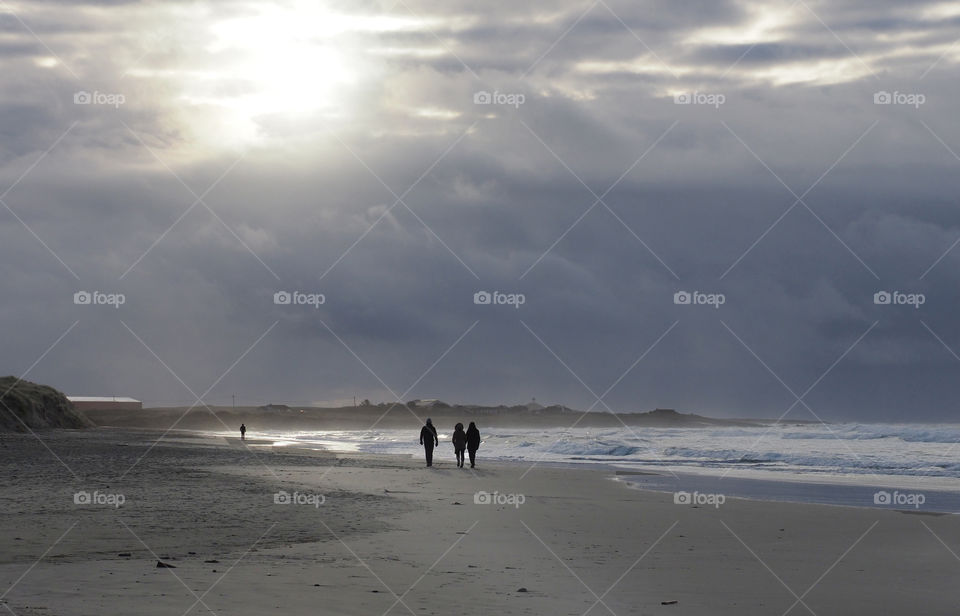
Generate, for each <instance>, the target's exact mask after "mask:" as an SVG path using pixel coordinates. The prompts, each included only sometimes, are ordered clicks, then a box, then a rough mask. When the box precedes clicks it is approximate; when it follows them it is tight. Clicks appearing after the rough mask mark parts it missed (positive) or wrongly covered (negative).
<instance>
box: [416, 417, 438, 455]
mask: <svg viewBox="0 0 960 616" xmlns="http://www.w3.org/2000/svg"><path fill="white" fill-rule="evenodd" d="M420 444H421V445H423V454H424V456H426V458H427V466H433V448H434V446H437V447H439V446H440V439H439V438H438V437H437V429H436V428H434V427H433V422H432V421H430V418H429V417H427V425H425V426H424V427H422V428H420Z"/></svg>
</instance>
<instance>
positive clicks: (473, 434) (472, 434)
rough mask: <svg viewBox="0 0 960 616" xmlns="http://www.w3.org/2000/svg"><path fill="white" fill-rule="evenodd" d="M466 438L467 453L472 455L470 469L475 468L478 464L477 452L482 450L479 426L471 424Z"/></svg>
mask: <svg viewBox="0 0 960 616" xmlns="http://www.w3.org/2000/svg"><path fill="white" fill-rule="evenodd" d="M466 436H467V452H469V453H470V468H473V465H474V464H476V462H477V450H478V449H480V430H478V429H477V424H475V423H473V422H472V421H471V422H470V426H469V427H468V428H467V434H466Z"/></svg>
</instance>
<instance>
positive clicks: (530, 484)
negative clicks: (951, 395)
mask: <svg viewBox="0 0 960 616" xmlns="http://www.w3.org/2000/svg"><path fill="white" fill-rule="evenodd" d="M158 435H159V433H157V432H147V431H142V432H131V431H118V430H103V429H101V430H95V431H86V432H50V433H45V434H43V435H41V436H42V437H43V439H44V443H40V442H39V441H37V440H36V439H34V438H33V437H31V436H29V435H26V436H22V435H17V436H10V435H5V436H3V438H2V440H0V470H2V473H0V486H2V491H0V516H2V522H3V523H2V525H0V592H2V593H3V595H2V597H3V598H2V600H0V603H2V605H3V606H5V607H6V608H7V609H4V610H3V611H8V612H12V613H13V614H16V615H20V616H32V615H39V614H43V615H48V616H53V615H59V614H63V615H68V614H91V615H93V614H96V615H102V614H148V615H150V614H164V615H170V614H173V615H174V616H178V615H181V614H183V615H186V614H201V613H207V614H209V613H215V614H258V615H261V614H273V613H277V614H279V613H284V614H318V613H322V614H375V615H382V614H386V613H390V614H404V613H406V614H411V613H412V614H573V615H581V614H587V613H589V614H738V615H742V614H775V615H780V614H784V613H791V614H803V613H807V614H810V613H813V614H818V615H826V614H918V613H923V614H956V613H957V612H958V611H960V588H958V585H957V584H956V583H955V580H956V579H957V578H958V575H960V561H958V559H957V557H955V556H954V554H953V553H952V552H960V519H958V518H957V516H953V515H915V514H906V513H901V512H897V511H891V510H876V509H864V508H849V507H830V506H822V505H798V504H788V503H767V502H758V501H746V500H738V499H727V501H726V502H725V503H724V504H723V505H722V506H721V507H719V508H715V507H691V506H684V505H676V504H674V502H673V495H672V494H666V493H658V492H646V491H641V490H636V489H633V488H630V487H627V486H626V485H624V484H623V483H621V482H618V481H614V480H612V476H613V474H612V473H611V472H610V471H609V470H605V469H597V468H558V467H545V466H538V467H537V468H535V469H534V470H533V471H531V472H530V473H528V474H527V475H526V476H523V474H524V472H525V471H526V470H527V467H526V466H521V465H511V464H496V463H490V462H489V461H487V460H483V459H482V458H481V460H480V465H479V467H478V469H476V470H475V471H471V470H470V469H463V470H461V469H457V468H456V467H455V466H454V463H453V455H452V450H450V449H451V448H450V447H449V446H448V445H446V444H444V445H442V446H441V448H440V450H438V454H439V458H440V460H439V464H438V466H435V467H434V468H432V469H427V468H424V467H423V466H422V462H421V461H420V460H416V459H410V458H407V457H401V456H361V455H352V454H351V455H333V454H330V453H324V452H310V451H299V450H290V449H280V448H278V449H274V448H272V447H270V446H269V444H267V443H257V442H256V441H252V440H248V441H247V442H246V443H241V442H240V441H239V440H233V439H229V440H224V439H215V438H202V437H195V436H188V435H183V434H180V435H177V436H176V437H169V436H168V438H166V439H164V440H163V441H161V442H160V443H159V444H156V439H157V436H158ZM47 447H49V450H48V449H47ZM57 457H59V458H60V459H61V460H62V463H61V462H60V461H58V460H57ZM138 460H139V462H138ZM74 474H75V475H76V477H75V476H74ZM280 490H283V491H285V492H287V493H289V494H291V495H292V494H293V493H294V492H296V493H298V496H299V497H300V498H301V499H302V500H304V501H313V502H315V500H319V497H320V496H323V497H324V499H325V500H324V502H323V503H322V504H319V505H318V506H314V504H313V502H311V503H304V504H295V503H291V504H276V503H275V502H274V500H275V494H276V493H277V492H278V491H280ZM78 491H87V492H90V493H91V494H93V492H94V491H96V492H97V494H98V495H99V496H100V497H101V498H102V499H106V500H109V499H110V495H114V494H122V495H123V497H124V499H125V502H124V503H123V505H122V506H120V507H119V508H117V507H114V506H112V505H109V504H104V505H96V504H90V505H77V504H75V503H74V494H75V493H76V492H78ZM478 491H485V492H488V493H493V492H497V493H498V495H499V496H501V497H504V495H522V496H523V503H522V504H520V505H519V506H516V505H513V504H504V505H496V504H476V503H475V502H474V498H475V494H476V493H477V492H478ZM314 497H316V498H314ZM517 500H519V498H518V499H517ZM951 551H952V552H951ZM127 554H129V555H127ZM158 559H160V560H162V561H164V562H167V563H169V564H172V565H175V567H176V568H173V569H166V568H157V567H156V563H157V560H158ZM212 560H216V561H219V562H205V561H212ZM521 588H524V589H526V591H525V592H522V591H520V589H521ZM671 601H675V602H676V603H675V604H667V605H664V604H663V603H664V602H671Z"/></svg>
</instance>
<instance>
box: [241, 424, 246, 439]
mask: <svg viewBox="0 0 960 616" xmlns="http://www.w3.org/2000/svg"><path fill="white" fill-rule="evenodd" d="M246 439H247V426H245V425H243V424H240V440H241V441H244V440H246Z"/></svg>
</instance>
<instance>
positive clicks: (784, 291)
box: [0, 0, 960, 421]
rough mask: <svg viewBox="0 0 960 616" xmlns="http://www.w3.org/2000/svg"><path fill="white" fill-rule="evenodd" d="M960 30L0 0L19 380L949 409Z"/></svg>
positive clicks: (885, 415)
mask: <svg viewBox="0 0 960 616" xmlns="http://www.w3.org/2000/svg"><path fill="white" fill-rule="evenodd" d="M958 32H960V5H957V4H956V3H951V2H922V1H916V2H909V3H906V2H889V1H886V0H872V1H869V2H868V1H866V0H864V1H861V2H844V3H836V2H826V1H813V0H797V1H796V2H790V1H789V0H784V1H764V2H750V1H732V0H689V1H684V2H676V1H667V0H662V1H659V0H652V1H651V0H648V1H640V2H628V1H620V0H599V1H597V2H591V1H587V2H569V1H567V2H551V1H541V2H536V3H517V2H513V1H509V2H508V1H486V2H472V3H466V2H449V1H446V0H437V1H429V0H423V1H421V0H399V1H396V2H394V1H390V0H385V1H383V2H372V1H371V2H363V1H351V2H323V1H321V0H316V1H305V2H275V3H268V2H252V1H246V2H227V1H217V2H209V3H204V2H193V1H191V2H177V1H171V0H165V1H163V2H149V3H126V2H123V1H120V0H116V1H109V2H108V1H104V2H89V3H66V2H64V3H61V2H56V1H42V2H41V1H35V2H30V1H22V0H16V1H11V0H0V74H2V75H3V86H2V87H0V281H2V296H3V299H2V304H0V331H2V332H3V352H2V360H0V361H2V364H0V372H2V373H9V374H13V375H16V376H20V375H23V374H26V377H27V378H28V379H29V380H33V381H39V382H43V383H47V384H50V385H53V386H55V387H57V388H59V389H62V390H64V391H65V392H67V393H68V394H73V395H129V396H134V397H137V398H140V399H143V400H144V401H145V403H147V404H150V405H156V404H162V403H176V404H181V405H189V404H191V403H194V402H195V401H196V400H197V398H198V397H203V398H204V400H206V401H209V402H211V403H229V402H230V401H231V396H232V395H234V394H235V395H236V396H237V400H238V403H243V404H249V403H257V404H259V403H266V402H276V403H281V402H286V403H290V404H306V403H310V402H331V401H344V400H352V398H353V396H355V395H356V396H357V397H358V398H359V399H362V398H370V399H371V400H373V401H388V402H389V401H394V400H396V398H397V397H401V398H402V399H404V400H409V399H412V398H441V399H444V400H447V401H449V402H472V403H490V404H499V403H519V402H525V401H528V400H529V399H530V398H532V397H536V399H537V401H538V402H541V403H544V404H550V403H564V404H567V405H570V406H574V407H577V408H581V409H587V408H592V409H593V410H600V411H603V410H608V409H613V410H617V411H632V410H648V409H652V408H655V407H673V408H677V409H678V410H681V411H688V412H700V413H705V414H710V415H718V416H755V417H780V416H782V415H784V413H787V415H786V417H785V418H786V419H816V418H822V419H824V420H834V421H839V420H859V421H914V420H954V419H955V418H956V417H957V411H958V407H960V401H958V395H960V378H958V376H960V358H958V356H957V353H960V321H958V319H957V308H958V306H960V288H958V285H957V282H958V276H957V267H958V264H960V248H956V249H954V246H955V245H956V243H957V241H958V238H960V202H958V194H960V193H958V185H960V158H958V154H957V153H958V152H960V125H958V122H957V113H956V109H957V100H958V97H960V79H958V62H960V43H958V40H957V36H958ZM484 291H486V292H489V293H493V292H499V293H501V294H502V295H493V296H492V297H493V301H491V303H489V304H485V303H475V298H476V300H478V301H481V302H482V301H483V300H484V299H485V296H483V295H480V296H475V294H476V293H478V292H484ZM884 291H886V292H889V293H890V294H891V295H889V296H883V295H881V296H876V297H875V294H876V293H879V292H884ZM95 292H96V293H95ZM278 292H280V293H283V292H286V293H290V294H291V295H290V296H289V297H291V299H292V301H291V303H290V304H284V303H282V301H283V299H284V297H285V296H283V295H280V296H276V294H277V293H278ZM294 292H297V293H300V294H302V295H297V294H295V293H294ZM684 292H686V293H688V294H689V295H683V293H684ZM894 292H897V293H894ZM78 293H79V294H80V295H79V296H78V295H77V294H78ZM84 293H87V294H88V295H84ZM677 293H681V295H677ZM116 294H122V295H116ZM319 294H322V298H323V300H324V301H323V304H322V305H319V306H315V305H311V304H310V303H301V304H299V305H297V304H296V303H297V301H301V302H316V303H318V302H319V300H320V297H319ZM516 294H520V295H516ZM275 298H276V299H277V300H279V301H280V302H281V303H276V301H275ZM687 298H689V299H690V303H683V302H684V301H685V300H686V299H687ZM885 298H889V299H890V302H889V303H882V302H884V301H885ZM85 299H90V303H83V302H84V301H85ZM114 300H116V302H114ZM121 300H122V301H123V303H122V305H119V306H116V305H111V303H110V302H114V303H118V302H119V301H121ZM497 300H499V301H503V302H513V303H504V304H497V303H496V302H497ZM78 301H79V302H80V303H76V302H78ZM520 301H522V302H523V303H522V304H521V305H519V306H518V305H517V303H518V302H520ZM877 301H879V302H881V303H876V302H877ZM97 302H107V303H99V304H98V303H97ZM677 302H681V303H677ZM698 302H701V303H698ZM898 302H899V303H898Z"/></svg>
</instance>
